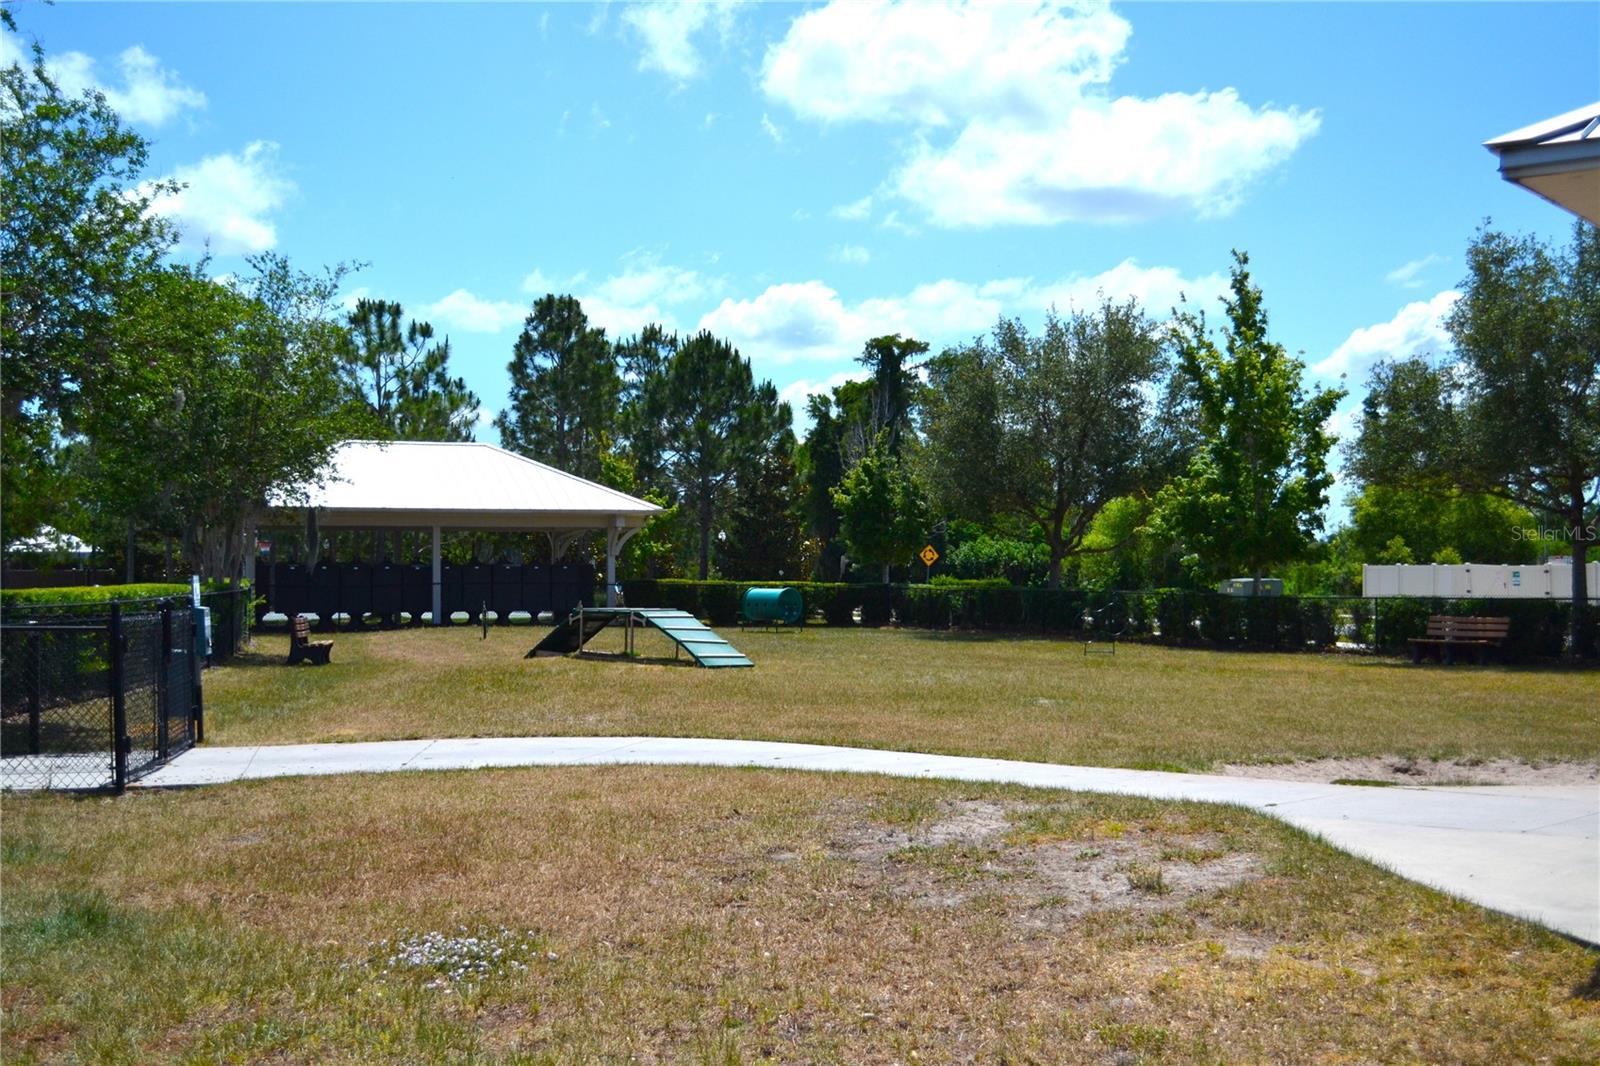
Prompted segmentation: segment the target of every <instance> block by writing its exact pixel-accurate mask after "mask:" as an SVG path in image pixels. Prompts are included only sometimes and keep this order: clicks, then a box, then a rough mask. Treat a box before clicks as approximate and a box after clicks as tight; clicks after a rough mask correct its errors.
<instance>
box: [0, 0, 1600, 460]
mask: <svg viewBox="0 0 1600 1066" xmlns="http://www.w3.org/2000/svg"><path fill="white" fill-rule="evenodd" d="M17 14H18V17H19V20H20V21H21V23H22V27H21V28H22V32H23V36H24V37H25V38H26V37H34V36H36V37H37V38H38V39H39V40H40V41H41V42H42V43H43V45H44V46H45V50H46V53H47V55H48V56H49V57H50V59H51V62H52V64H53V65H54V66H55V68H56V69H57V71H58V74H59V75H60V77H61V79H62V80H63V82H64V83H66V84H68V85H71V86H82V85H96V86H98V87H100V88H102V89H103V90H105V91H106V92H107V93H108V95H109V96H110V98H111V99H112V101H113V103H114V104H116V105H117V106H118V107H119V109H120V110H121V111H122V112H123V114H124V116H125V117H126V118H127V119H128V121H129V122H130V123H131V124H133V125H134V126H135V127H137V128H138V129H140V130H141V131H142V132H143V133H145V134H146V135H147V136H148V137H149V138H150V139H151V141H152V142H153V150H152V153H151V168H150V173H151V176H152V177H156V176H175V177H177V178H178V179H180V180H182V181H185V182H187V183H188V188H187V189H186V190H185V191H184V192H183V193H182V194H181V196H180V197H179V198H178V199H176V200H174V201H170V202H167V203H165V204H164V205H163V209H164V210H166V211H167V212H169V213H170V214H172V215H173V216H174V217H175V218H176V219H177V220H178V221H179V222H180V224H181V225H182V226H183V228H184V230H185V232H186V233H187V234H188V240H189V242H190V250H191V251H193V252H196V253H197V252H198V250H199V249H200V248H201V247H203V246H205V245H206V244H207V242H209V247H210V249H211V251H212V253H213V256H214V262H215V269H216V270H217V271H219V272H223V271H228V270H232V269H235V268H237V266H238V265H239V262H240V259H239V257H240V256H241V255H242V254H244V253H248V252H251V251H259V250H265V249H267V248H272V249H275V250H277V251H280V252H283V253H284V254H286V255H288V256H289V257H290V258H291V259H292V260H293V261H294V262H295V263H296V264H298V265H300V266H302V267H315V266H318V265H320V264H325V263H334V262H338V261H341V260H343V261H351V260H359V261H362V262H365V263H367V264H369V265H368V266H366V267H365V268H364V269H363V270H361V271H360V272H359V273H358V274H357V275H355V276H354V277H353V278H352V279H351V280H350V282H349V283H348V285H349V294H350V296H351V297H352V299H353V298H354V297H355V296H356V295H361V294H366V295H372V296H382V297H384V298H386V299H393V300H399V301H401V302H402V303H403V304H404V305H405V307H406V310H407V312H408V313H409V314H410V315H413V316H415V317H418V318H426V319H429V320H431V321H432V322H433V323H434V325H435V326H436V327H437V328H438V329H439V330H441V331H443V332H445V333H447V334H448V335H449V337H450V340H451V343H452V346H453V351H454V355H453V362H454V364H455V365H456V369H457V372H458V373H461V374H464V375H465V376H466V378H467V381H468V383H469V384H470V385H471V386H472V387H473V388H474V389H475V390H477V392H478V393H479V395H480V396H482V398H483V400H484V406H485V412H486V416H488V417H492V415H493V413H494V412H496V411H498V410H499V409H500V408H501V407H502V406H503V405H504V403H505V393H506V383H507V380H508V378H507V374H506V371H505V364H506V362H507V360H508V359H509V357H510V350H511V345H512V342H513V340H514V338H515V336H516V333H517V331H518V329H519V328H520V322H521V318H522V316H523V314H525V313H526V309H527V305H528V304H529V303H530V302H531V300H532V299H533V298H534V297H535V296H536V295H538V294H541V293H543V292H544V291H546V290H547V289H549V290H553V291H558V292H562V291H570V292H573V293H575V294H577V295H578V296H580V297H581V298H582V299H583V302H584V305H585V307H586V308H587V309H588V310H589V311H590V313H591V316H592V317H593V318H594V319H595V320H597V321H598V322H599V323H600V324H602V325H604V326H606V327H607V328H608V329H609V330H610V331H611V332H612V333H613V334H618V333H631V332H633V331H635V330H637V329H638V328H639V326H641V325H642V324H643V323H645V322H648V321H652V320H657V321H663V322H665V323H666V324H668V325H669V326H673V327H675V328H677V329H679V330H685V331H686V330H692V329H695V328H698V327H701V326H704V327H706V328H710V329H713V330H714V331H716V332H717V333H719V334H721V335H723V336H726V337H728V338H729V339H731V340H732V341H733V342H734V343H735V344H736V345H737V346H738V347H739V348H740V349H741V351H743V352H744V354H746V355H748V356H750V357H751V358H752V360H753V362H754V364H755V368H756V371H757V373H758V374H759V375H762V376H766V377H770V378H771V379H772V380H773V381H774V382H775V383H776V384H777V385H778V386H779V388H780V389H781V390H783V392H784V394H785V396H786V397H787V398H790V399H792V400H793V401H795V406H796V408H797V409H798V408H800V407H802V406H803V402H804V396H805V394H806V392H807V391H810V390H813V389H816V388H820V387H823V386H825V385H828V384H832V383H836V382H837V381H839V380H842V378H843V377H844V376H847V375H849V374H850V373H851V372H852V370H853V357H854V356H855V355H856V354H857V353H858V352H859V351H860V348H861V344H862V342H863V341H864V340H865V339H866V338H867V337H869V336H874V335H877V334H880V333H884V332H896V331H898V332H905V333H909V334H912V335H914V336H917V337H920V338H922V339H924V340H928V341H930V342H932V343H933V344H934V345H935V346H936V347H938V346H940V345H943V344H946V343H951V342H958V341H961V340H964V339H967V338H970V337H971V336H973V335H974V334H976V333H979V332H982V331H984V330H986V329H987V327H989V326H990V325H992V323H993V322H994V320H995V318H996V317H997V316H998V315H1001V314H1005V315H1014V314H1020V315H1022V316H1023V317H1025V318H1027V319H1030V320H1035V321H1036V320H1037V319H1038V318H1039V317H1041V316H1042V313H1043V312H1044V310H1045V308H1046V307H1048V306H1050V305H1051V304H1052V303H1054V304H1057V305H1059V306H1062V307H1065V306H1067V305H1069V304H1072V303H1078V304H1080V305H1081V304H1083V303H1089V302H1093V301H1094V300H1095V295H1096V293H1097V292H1101V291H1103V292H1105V293H1106V294H1107V295H1109V296H1112V297H1117V298H1120V297H1123V296H1126V295H1130V294H1131V295H1136V296H1138V297H1140V298H1141V299H1142V300H1143V301H1145V302H1146V304H1147V305H1148V306H1149V308H1150V310H1151V311H1152V312H1153V313H1158V314H1163V315H1164V314H1165V313H1166V311H1167V310H1168V309H1169V308H1170V307H1171V305H1172V304H1173V302H1174V301H1175V300H1176V299H1177V296H1178V293H1179V292H1184V293H1187V295H1188V296H1189V298H1190V299H1191V300H1198V301H1201V302H1202V303H1204V304H1205V305H1207V306H1213V307H1214V306H1215V305H1214V296H1215V294H1216V292H1217V291H1219V289H1220V288H1221V286H1222V284H1223V282H1224V279H1225V277H1226V271H1227V267H1228V253H1229V250H1230V249H1231V248H1236V247H1237V248H1242V249H1245V250H1247V251H1248V252H1249V253H1250V256H1251V260H1252V270H1253V272H1254V276H1255V278H1256V280H1257V281H1258V283H1259V284H1261V285H1262V287H1263V289H1264V290H1265V293H1266V298H1267V306H1268V308H1269V311H1270V312H1271V315H1272V322H1273V327H1274V332H1275V334H1276V337H1277V339H1279V340H1280V341H1282V342H1283V343H1284V344H1285V345H1286V346H1288V347H1289V348H1290V349H1291V350H1292V351H1303V352H1304V353H1305V354H1304V358H1305V360H1306V362H1307V363H1308V364H1309V365H1310V366H1311V367H1312V368H1313V370H1314V371H1315V373H1316V374H1317V375H1318V376H1321V377H1324V378H1326V379H1328V380H1337V379H1338V375H1339V374H1340V373H1341V372H1343V373H1346V374H1348V378H1347V381H1348V383H1349V384H1350V385H1351V386H1352V390H1353V392H1355V393H1359V391H1360V385H1361V383H1362V382H1363V381H1364V380H1365V377H1366V373H1367V370H1368V369H1369V368H1370V366H1371V365H1372V363H1373V361H1374V360H1376V359H1377V358H1380V357H1383V356H1386V355H1404V354H1409V353H1412V352H1416V351H1423V352H1427V351H1433V352H1442V351H1443V350H1444V343H1443V333H1442V329H1441V327H1440V325H1439V318H1440V316H1441V315H1442V314H1443V313H1444V311H1446V310H1447V309H1448V306H1449V303H1450V300H1451V298H1452V290H1453V286H1454V285H1455V284H1456V282H1457V281H1458V280H1459V278H1460V276H1461V274H1462V270H1463V259H1462V255H1463V251H1464V249H1465V247H1466V244H1467V242H1468V241H1469V240H1470V238H1471V236H1472V233H1473V231H1474V229H1475V227H1476V226H1477V225H1478V224H1479V223H1480V222H1481V221H1482V220H1483V219H1484V218H1485V217H1492V218H1493V220H1494V223H1495V224H1496V225H1497V226H1499V227H1502V228H1505V229H1510V230H1514V231H1518V232H1534V233H1538V234H1541V235H1544V236H1546V237H1548V238H1554V239H1561V240H1564V239H1565V235H1566V233H1567V232H1568V230H1569V227H1570V218H1569V216H1566V215H1565V214H1564V213H1562V212H1560V211H1559V210H1557V209H1556V208H1554V207H1552V206H1550V205H1548V204H1546V203H1545V202H1544V201H1542V200H1539V199H1538V198H1537V197H1534V196H1532V195H1530V194H1528V193H1526V192H1524V191H1522V190H1520V189H1518V188H1516V187H1513V186H1511V185H1508V184H1506V183H1504V182H1502V181H1501V180H1500V178H1499V176H1498V174H1497V173H1496V170H1495V165H1494V160H1493V157H1492V156H1490V155H1489V153H1487V152H1486V151H1485V150H1484V149H1483V148H1482V147H1481V142H1482V141H1484V140H1486V139H1487V138H1489V137H1491V136H1494V135H1496V134H1499V133H1503V132H1505V131H1507V130H1511V129H1514V128H1517V127H1520V126H1523V125H1526V124H1528V123H1530V122H1533V121H1535V120H1537V119H1540V118H1544V117H1548V116H1551V115H1554V114H1557V113H1560V112H1563V111H1567V110H1570V109H1571V108H1573V107H1577V106H1580V105H1582V104H1585V103H1588V102H1590V101H1592V100H1594V99H1596V98H1597V97H1600V59H1597V57H1600V5H1595V4H1555V5H1538V4H1514V5H1510V4H1508V5H1500V4H1464V5H1453V4H1420V3H1419V4H1400V5H1384V4H1333V5H1320V4H1176V5H1174V4H1119V5H1113V6H1112V7H1109V8H1107V7H1103V6H1086V7H1062V6H1059V5H1034V4H1014V5H998V4H982V5H970V6H969V5H950V4H947V5H939V6H934V7H929V6H916V5H907V4H866V3H850V4H843V3H834V4H822V5H811V6H800V5H786V4H746V3H725V2H718V3H710V4H692V5H691V4H651V5H630V4H622V3H614V4H604V5H580V4H562V5H535V4H493V5H482V6H479V5H449V6H442V5H424V4H348V5H321V4H294V5H281V6H280V5H256V4H251V5H246V4H197V3H184V4H160V5H140V4H112V5H104V4H83V3H62V4H59V5H57V6H54V7H43V6H39V5H32V4H30V5H24V6H23V7H22V8H21V9H20V10H18V11H17ZM17 47H18V42H17V41H16V40H14V39H11V40H7V41H6V42H5V44H4V48H5V52H6V53H7V55H11V54H15V52H16V50H17ZM1355 404H1356V397H1355V396H1352V398H1351V399H1350V400H1349V401H1347V403H1346V405H1345V407H1344V410H1343V413H1342V414H1341V415H1340V417H1339V423H1340V426H1341V428H1342V427H1345V426H1347V425H1348V423H1349V413H1350V412H1351V411H1352V410H1353V409H1354V407H1355ZM480 436H481V437H482V438H483V439H490V440H492V439H494V437H495V434H494V431H493V430H492V428H490V427H488V426H487V425H485V426H483V427H482V429H481V431H480Z"/></svg>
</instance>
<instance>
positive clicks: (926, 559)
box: [917, 544, 939, 583]
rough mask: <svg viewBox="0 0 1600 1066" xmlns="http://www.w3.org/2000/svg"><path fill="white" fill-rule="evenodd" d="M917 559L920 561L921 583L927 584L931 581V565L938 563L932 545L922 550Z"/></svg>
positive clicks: (935, 551) (937, 553)
mask: <svg viewBox="0 0 1600 1066" xmlns="http://www.w3.org/2000/svg"><path fill="white" fill-rule="evenodd" d="M917 557H918V558H919V559H921V560H922V566H923V572H922V577H923V582H924V583H927V582H928V581H931V580H933V577H932V575H933V564H934V563H936V562H938V561H939V552H938V551H937V550H936V549H935V548H934V546H933V545H932V544H930V545H928V546H927V547H925V548H923V549H922V551H921V552H919V553H918V555H917Z"/></svg>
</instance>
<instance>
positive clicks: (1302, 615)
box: [624, 580, 1567, 661]
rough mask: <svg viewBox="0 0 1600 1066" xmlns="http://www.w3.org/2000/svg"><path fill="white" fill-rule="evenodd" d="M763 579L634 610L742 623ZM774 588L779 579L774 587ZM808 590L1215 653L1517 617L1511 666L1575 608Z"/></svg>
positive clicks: (1379, 637) (653, 585)
mask: <svg viewBox="0 0 1600 1066" xmlns="http://www.w3.org/2000/svg"><path fill="white" fill-rule="evenodd" d="M757 584H762V583H760V582H755V583H752V582H738V581H705V582H701V581H681V580H662V581H632V582H627V583H626V584H625V585H624V593H625V594H626V596H627V599H628V603H629V604H631V605H633V606H635V607H655V606H661V607H677V608H680V609H682V610H685V611H689V612H691V613H693V614H694V615H696V617H700V618H706V619H708V620H709V621H710V622H711V623H712V624H713V625H731V624H733V623H734V622H735V621H737V619H738V612H739V603H740V600H741V598H742V596H743V595H744V591H745V590H746V589H747V588H750V587H752V585H757ZM773 584H779V583H777V582H774V583H773ZM788 584H790V585H791V586H792V587H794V588H796V589H798V590H799V591H800V595H801V597H802V599H803V600H804V602H805V610H806V617H807V618H809V619H813V620H815V619H818V618H820V619H821V620H822V621H823V622H825V623H826V624H828V625H833V626H848V625H854V624H856V619H855V613H856V612H857V611H859V612H860V621H861V624H862V625H864V626H882V625H886V624H889V623H890V622H891V621H893V622H895V623H898V624H899V625H903V626H912V627H917V628H927V629H945V628H952V627H953V628H956V629H976V630H993V631H1000V632H1008V631H1009V632H1041V633H1083V634H1085V635H1088V636H1092V637H1097V638H1104V637H1107V636H1112V635H1118V636H1128V637H1141V638H1143V639H1147V640H1154V641H1158V642H1160V643H1163V644H1182V645H1204V646H1207V647H1215V648H1276V649H1282V650H1293V651H1298V650H1304V649H1307V648H1327V647H1332V646H1333V645H1334V644H1335V643H1337V642H1338V641H1340V640H1343V639H1349V640H1353V641H1356V642H1359V643H1365V644H1369V645H1374V646H1376V647H1377V648H1379V649H1380V650H1382V651H1386V652H1389V653H1392V654H1405V653H1406V652H1407V651H1408V649H1409V644H1408V640H1409V638H1411V637H1416V636H1421V635H1422V634H1423V632H1424V631H1425V630H1426V628H1427V624H1428V618H1429V616H1430V615H1435V614H1458V615H1465V614H1480V615H1496V616H1499V615H1505V616H1509V617H1510V618H1511V640H1510V642H1509V645H1508V647H1507V651H1506V657H1507V659H1508V660H1510V661H1530V660H1535V659H1548V658H1555V657H1557V656H1559V655H1560V654H1561V650H1562V646H1563V640H1564V637H1565V632H1566V620H1567V608H1566V605H1565V604H1562V603H1560V602H1550V601H1543V600H1494V601H1491V600H1433V599H1399V598H1390V599H1377V600H1363V599H1360V598H1357V597H1296V596H1261V597H1249V596H1224V595H1222V594H1220V593H1217V592H1212V591H1209V590H1195V589H1152V590H1147V591H1140V592H1118V591H1100V590H1085V589H1042V588H1017V587H1013V586H1001V585H996V584H995V583H994V582H992V581H972V582H966V581H960V582H955V581H945V582H935V583H933V584H928V585H921V584H918V585H877V584H840V583H831V582H804V581H802V582H789V583H788Z"/></svg>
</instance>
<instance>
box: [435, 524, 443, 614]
mask: <svg viewBox="0 0 1600 1066" xmlns="http://www.w3.org/2000/svg"><path fill="white" fill-rule="evenodd" d="M443 616H444V567H443V565H442V564H441V563H440V561H439V527H438V526H434V527H433V624H434V625H436V626H442V625H444V617H443Z"/></svg>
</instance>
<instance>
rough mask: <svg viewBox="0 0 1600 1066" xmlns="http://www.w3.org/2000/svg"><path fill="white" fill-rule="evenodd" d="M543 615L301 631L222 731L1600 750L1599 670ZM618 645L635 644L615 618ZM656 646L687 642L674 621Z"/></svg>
mask: <svg viewBox="0 0 1600 1066" xmlns="http://www.w3.org/2000/svg"><path fill="white" fill-rule="evenodd" d="M543 632H544V630H542V629H530V628H527V627H512V628H506V629H495V628H491V629H490V630H489V636H488V639H487V640H482V639H480V633H479V631H478V630H477V629H472V628H466V627H463V628H455V629H444V630H401V631H390V632H363V633H340V634H337V635H336V636H335V637H334V640H335V647H334V652H333V664H332V665H331V666H327V667H308V666H300V667H296V668H293V669H290V668H287V667H285V666H284V665H283V658H284V655H285V653H286V650H287V638H286V637H284V636H283V635H281V634H276V635H274V634H262V635H258V636H257V642H256V649H257V650H256V651H255V652H254V653H253V654H251V655H247V656H245V657H244V658H242V659H240V660H238V661H237V663H236V665H231V666H227V667H223V668H221V669H217V670H212V671H210V672H208V673H207V674H206V703H207V741H208V742H209V743H214V744H255V743H288V742H309V741H340V740H375V739H399V738H414V737H436V736H498V735H510V736H527V735H540V734H589V735H618V734H621V735H632V734H655V735H666V736H714V737H743V738H748V739H768V740H795V741H807V742H813V743H832V744H853V745H866V746H872V747H884V748H899V749H914V750H923V751H932V752H943V753H956V754H968V755H984V756H999V757H1008V758H1018V759H1033V760H1043V761H1051V762H1066V763H1080V764H1096V765H1116V766H1132V767H1169V768H1185V769H1205V768H1208V767H1211V766H1213V765H1215V764H1218V763H1228V762H1278V761H1287V760H1294V759H1303V758H1322V757H1335V756H1339V757H1346V756H1362V755H1399V756H1410V757H1416V758H1443V759H1456V760H1467V761H1470V760H1472V759H1474V758H1494V757H1510V758H1517V759H1523V760H1528V761H1551V760H1594V759H1597V758H1600V698H1597V695H1596V693H1597V692H1600V674H1597V673H1595V672H1593V671H1588V672H1581V671H1571V670H1564V669H1559V668H1542V669H1535V668H1502V667H1466V666H1461V667H1453V668H1447V667H1439V666H1412V665H1410V664H1409V663H1401V662H1398V661H1395V660H1392V659H1377V658H1367V657H1359V656H1336V655H1291V654H1255V653H1238V652H1207V651H1196V650H1184V649H1174V648H1164V647H1157V646H1152V645H1138V644H1123V645H1120V646H1119V647H1118V648H1117V652H1116V654H1115V655H1114V656H1107V655H1090V656H1086V655H1084V653H1083V649H1082V646H1081V645H1079V644H1076V643H1072V642H1068V641H1059V640H1046V639H1017V638H1007V637H998V636H965V635H957V634H948V633H934V632H925V631H911V630H904V631H893V630H878V631H859V630H857V631H851V630H839V629H825V628H820V627H819V628H811V629H807V630H805V631H804V632H799V633H787V634H766V633H751V632H734V633H729V634H728V635H729V636H731V638H732V639H733V641H734V643H735V644H736V645H737V646H738V647H739V648H740V649H741V650H742V651H745V652H746V653H747V654H749V655H750V656H751V657H752V658H753V659H754V660H755V661H756V664H757V665H756V668H755V669H753V670H723V671H713V670H701V669H696V668H691V667H686V666H682V665H676V666H675V665H664V664H662V663H659V662H631V661H605V660H601V659H563V658H553V659H551V658H546V659H533V660H529V659H524V658H523V657H522V656H523V653H524V652H525V651H526V650H527V649H528V648H530V647H532V646H533V644H534V643H535V642H536V641H537V639H538V638H539V636H540V635H542V633H543ZM595 646H597V647H600V648H602V649H610V650H617V649H620V638H619V637H617V636H614V635H612V634H603V635H602V637H601V638H600V639H599V640H597V641H596V642H595ZM638 648H639V651H640V652H641V653H643V654H645V655H648V656H657V655H670V645H669V644H668V643H667V642H666V640H665V638H664V637H661V636H660V635H659V634H648V635H645V636H641V637H640V640H639V644H638Z"/></svg>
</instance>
